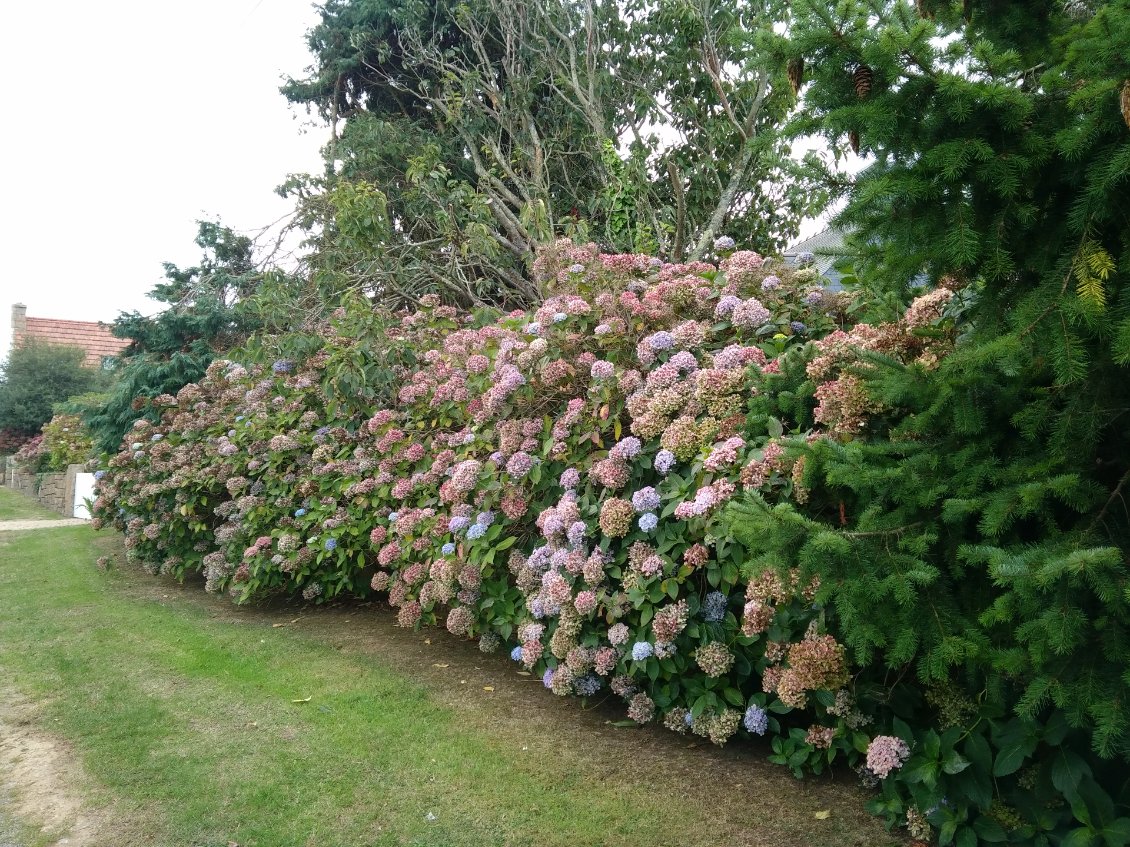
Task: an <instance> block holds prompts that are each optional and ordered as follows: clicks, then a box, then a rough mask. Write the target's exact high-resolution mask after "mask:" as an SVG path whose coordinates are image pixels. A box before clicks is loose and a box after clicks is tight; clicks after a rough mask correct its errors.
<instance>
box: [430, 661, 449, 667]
mask: <svg viewBox="0 0 1130 847" xmlns="http://www.w3.org/2000/svg"><path fill="white" fill-rule="evenodd" d="M432 667H433V668H449V667H451V665H449V664H447V662H432Z"/></svg>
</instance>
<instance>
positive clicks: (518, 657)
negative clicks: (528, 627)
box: [510, 647, 522, 662]
mask: <svg viewBox="0 0 1130 847" xmlns="http://www.w3.org/2000/svg"><path fill="white" fill-rule="evenodd" d="M510 658H511V659H513V660H514V661H515V662H520V661H522V648H521V647H515V648H514V649H513V650H511V651H510Z"/></svg>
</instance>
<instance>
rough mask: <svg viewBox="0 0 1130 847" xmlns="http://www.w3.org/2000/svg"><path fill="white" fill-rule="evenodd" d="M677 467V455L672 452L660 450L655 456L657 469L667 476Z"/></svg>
mask: <svg viewBox="0 0 1130 847" xmlns="http://www.w3.org/2000/svg"><path fill="white" fill-rule="evenodd" d="M673 467H675V454H674V453H672V452H671V451H670V450H660V451H659V452H658V453H656V454H655V469H656V470H657V471H659V472H660V473H661V474H664V475H666V474H667V473H668V472H670V470H671V468H673Z"/></svg>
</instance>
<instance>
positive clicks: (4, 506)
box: [0, 485, 63, 521]
mask: <svg viewBox="0 0 1130 847" xmlns="http://www.w3.org/2000/svg"><path fill="white" fill-rule="evenodd" d="M62 517H63V516H62V515H60V514H59V513H58V512H52V511H51V510H50V509H45V508H43V507H42V506H40V505H39V504H38V503H36V502H35V501H34V500H32V499H31V498H30V497H25V496H24V495H23V494H19V493H17V492H15V491H13V490H12V489H10V488H5V487H4V486H2V485H0V521H36V520H51V519H53V518H54V519H55V520H58V519H61V518H62Z"/></svg>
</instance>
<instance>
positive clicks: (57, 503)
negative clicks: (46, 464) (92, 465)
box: [3, 456, 83, 518]
mask: <svg viewBox="0 0 1130 847" xmlns="http://www.w3.org/2000/svg"><path fill="white" fill-rule="evenodd" d="M82 470H83V466H82V465H71V466H70V467H68V468H67V470H66V472H64V473H45V474H29V473H21V472H20V471H18V470H16V466H15V462H14V461H13V460H12V458H11V457H10V456H9V457H7V458H6V459H5V460H4V478H3V484H4V485H6V486H7V487H8V488H11V489H12V490H13V491H18V492H20V493H21V494H24V495H26V496H28V497H31V498H32V499H33V500H36V501H38V502H39V504H40V505H41V506H43V507H44V508H47V509H50V510H51V511H53V512H58V513H59V514H60V515H63V516H64V517H67V518H69V517H73V516H74V508H75V505H74V504H75V476H76V475H77V474H78V473H80V472H82Z"/></svg>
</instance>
